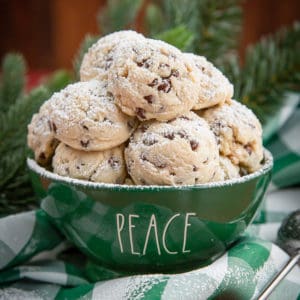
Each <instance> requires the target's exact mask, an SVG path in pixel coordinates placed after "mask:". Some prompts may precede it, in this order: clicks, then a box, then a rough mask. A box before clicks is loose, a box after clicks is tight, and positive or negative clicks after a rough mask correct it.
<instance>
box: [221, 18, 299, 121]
mask: <svg viewBox="0 0 300 300" xmlns="http://www.w3.org/2000/svg"><path fill="white" fill-rule="evenodd" d="M299 51H300V23H299V22H296V23H295V24H294V25H293V26H292V27H290V28H285V29H282V30H280V31H279V32H277V33H276V34H274V35H270V36H268V37H264V38H262V39H261V41H259V42H258V43H257V44H256V45H254V46H252V47H250V48H248V50H247V53H246V57H245V62H244V64H243V65H242V66H241V65H240V62H239V59H238V57H237V56H235V57H234V58H232V59H231V60H230V61H229V62H228V64H225V66H224V72H225V73H226V74H227V76H228V77H229V78H230V80H231V81H232V83H233V84H234V88H235V95H234V96H235V98H236V99H237V100H239V101H241V102H242V103H244V104H246V105H247V106H249V107H250V108H251V109H253V110H254V112H255V113H256V115H257V116H258V117H259V119H260V120H261V122H263V123H266V121H267V120H268V118H269V117H271V116H272V115H273V114H274V112H275V111H276V110H277V109H278V108H280V107H281V106H282V104H283V103H282V101H283V99H284V97H283V94H284V93H285V92H286V91H287V90H298V91H299V90H300V56H299Z"/></svg>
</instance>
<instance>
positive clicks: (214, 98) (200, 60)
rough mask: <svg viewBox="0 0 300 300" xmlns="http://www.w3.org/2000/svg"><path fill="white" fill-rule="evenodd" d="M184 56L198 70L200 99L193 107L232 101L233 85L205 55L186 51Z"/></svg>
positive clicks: (200, 107)
mask: <svg viewBox="0 0 300 300" xmlns="http://www.w3.org/2000/svg"><path fill="white" fill-rule="evenodd" d="M183 55H184V57H185V58H186V59H187V60H189V61H191V62H192V63H193V64H194V65H195V66H196V69H197V71H198V75H197V77H196V78H197V79H198V80H199V83H198V84H199V86H198V91H199V94H198V101H197V102H196V103H195V105H194V107H193V109H195V110H198V109H203V108H207V107H211V106H214V105H216V104H223V103H224V102H225V101H230V99H231V98H232V96H233V85H232V84H231V83H230V82H229V80H228V79H227V78H226V77H225V76H224V75H223V74H222V72H221V71H220V70H218V69H217V68H216V67H214V65H213V64H212V63H210V62H209V61H208V60H207V59H206V58H205V57H204V56H198V55H195V54H192V53H184V54H183Z"/></svg>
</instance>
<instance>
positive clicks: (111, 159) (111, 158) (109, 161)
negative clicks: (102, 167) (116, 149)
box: [108, 157, 120, 169]
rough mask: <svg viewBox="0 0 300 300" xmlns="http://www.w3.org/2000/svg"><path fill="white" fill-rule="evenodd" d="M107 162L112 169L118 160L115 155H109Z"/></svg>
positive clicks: (117, 163) (116, 165) (118, 162)
mask: <svg viewBox="0 0 300 300" xmlns="http://www.w3.org/2000/svg"><path fill="white" fill-rule="evenodd" d="M108 163H109V165H110V166H111V167H112V168H113V169H115V168H116V167H118V166H119V164H120V161H119V160H118V159H117V158H115V157H110V158H109V160H108Z"/></svg>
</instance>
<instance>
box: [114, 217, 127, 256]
mask: <svg viewBox="0 0 300 300" xmlns="http://www.w3.org/2000/svg"><path fill="white" fill-rule="evenodd" d="M116 219H117V232H118V241H119V245H120V250H121V253H123V244H122V239H121V231H122V230H123V228H124V223H125V222H124V220H125V217H124V215H122V214H117V215H116ZM120 220H121V224H120Z"/></svg>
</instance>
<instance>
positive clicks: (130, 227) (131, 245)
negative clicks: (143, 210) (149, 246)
mask: <svg viewBox="0 0 300 300" xmlns="http://www.w3.org/2000/svg"><path fill="white" fill-rule="evenodd" d="M132 218H139V216H138V215H129V225H128V228H129V241H130V248H131V254H134V255H140V254H141V253H139V252H135V251H134V249H133V239H132V228H135V225H133V224H132V221H131V219H132Z"/></svg>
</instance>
